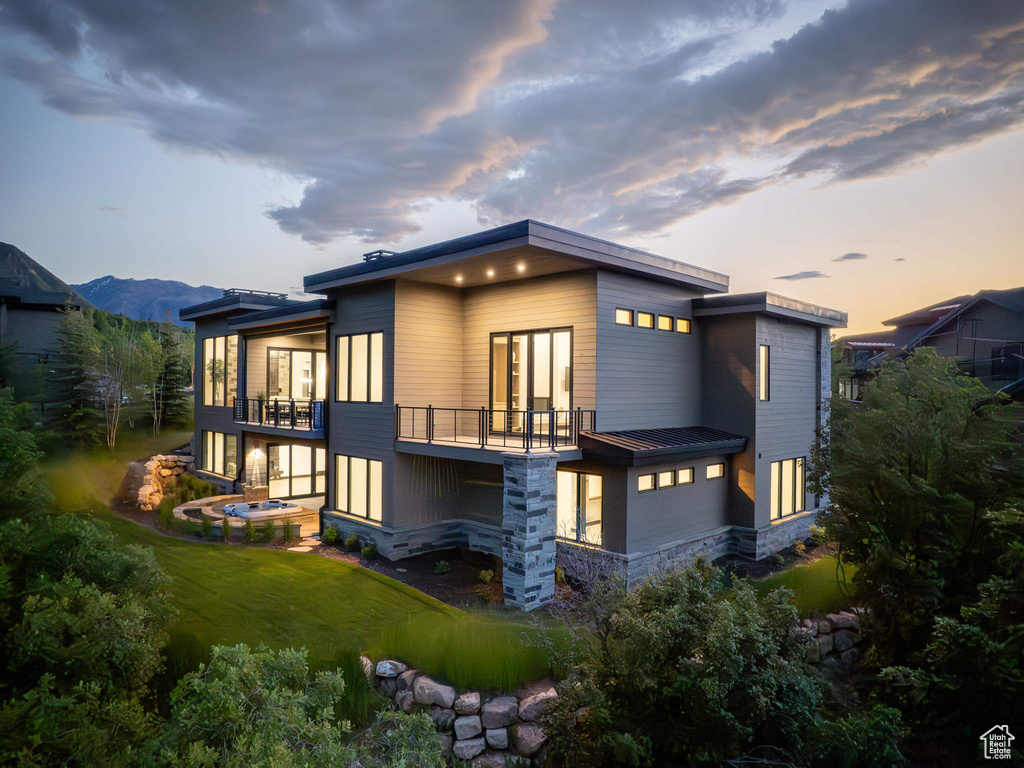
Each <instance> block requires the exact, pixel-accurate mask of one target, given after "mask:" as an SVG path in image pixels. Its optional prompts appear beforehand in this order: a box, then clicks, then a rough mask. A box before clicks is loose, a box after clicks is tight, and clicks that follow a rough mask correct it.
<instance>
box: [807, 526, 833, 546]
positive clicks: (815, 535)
mask: <svg viewBox="0 0 1024 768" xmlns="http://www.w3.org/2000/svg"><path fill="white" fill-rule="evenodd" d="M807 533H808V534H809V535H810V537H811V543H813V544H816V545H818V546H821V545H822V544H827V543H828V534H827V533H825V529H824V528H823V527H822V526H820V525H812V526H811V527H810V528H808V529H807Z"/></svg>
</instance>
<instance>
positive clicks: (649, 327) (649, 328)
mask: <svg viewBox="0 0 1024 768" xmlns="http://www.w3.org/2000/svg"><path fill="white" fill-rule="evenodd" d="M641 317H649V318H651V324H650V325H641V324H640V318H641ZM636 327H637V328H643V329H644V330H645V331H653V330H654V313H653V312H641V311H639V310H638V311H637V313H636Z"/></svg>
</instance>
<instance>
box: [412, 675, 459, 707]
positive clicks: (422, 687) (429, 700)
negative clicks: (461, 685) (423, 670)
mask: <svg viewBox="0 0 1024 768" xmlns="http://www.w3.org/2000/svg"><path fill="white" fill-rule="evenodd" d="M402 671H403V672H404V671H405V670H404V669H403V670H402ZM412 692H413V695H415V696H416V701H418V702H419V703H420V704H424V705H427V706H429V705H430V704H437V705H438V706H439V707H451V706H452V705H453V704H454V703H455V689H454V688H452V687H451V686H450V685H442V684H441V683H438V682H436V681H435V680H431V679H430V678H429V677H427V676H426V675H421V676H420V677H417V678H416V680H415V681H414V682H413V686H412Z"/></svg>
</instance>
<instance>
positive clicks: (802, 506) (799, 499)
mask: <svg viewBox="0 0 1024 768" xmlns="http://www.w3.org/2000/svg"><path fill="white" fill-rule="evenodd" d="M786 462H792V463H793V466H792V470H791V472H790V473H789V475H790V476H789V477H788V478H786V477H785V476H784V474H783V468H784V467H785V466H786ZM776 473H777V477H778V487H776V488H773V487H772V485H774V484H775V482H774V481H775V478H776ZM769 477H770V478H771V481H770V483H769V488H768V493H769V498H770V502H769V504H768V519H769V520H771V521H772V522H775V521H776V520H782V519H784V518H787V517H790V516H792V515H798V514H800V513H801V512H806V511H807V457H806V456H792V457H790V458H785V459H779V460H778V461H773V462H771V465H770V468H769ZM787 482H789V483H792V487H791V488H790V489H789V490H790V498H791V500H792V502H793V505H792V507H793V508H792V509H789V510H785V509H783V507H782V500H783V499H784V498H786V490H787V489H786V484H787Z"/></svg>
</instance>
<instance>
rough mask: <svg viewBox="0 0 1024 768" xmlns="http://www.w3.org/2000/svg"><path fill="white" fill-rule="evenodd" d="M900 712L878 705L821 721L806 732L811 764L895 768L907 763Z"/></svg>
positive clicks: (807, 750) (838, 766)
mask: <svg viewBox="0 0 1024 768" xmlns="http://www.w3.org/2000/svg"><path fill="white" fill-rule="evenodd" d="M902 730H903V729H902V726H901V721H900V712H899V710H897V709H891V708H889V707H883V706H879V705H876V706H875V707H873V708H872V709H871V710H870V711H868V712H865V713H863V714H854V715H850V716H848V717H842V718H837V719H835V720H822V721H821V722H820V723H818V724H817V725H815V726H814V727H813V728H811V729H810V731H809V733H808V734H807V746H806V747H805V749H804V752H805V754H806V755H807V762H808V764H809V765H812V766H822V768H824V767H825V766H828V768H894V767H895V766H901V765H906V763H907V760H906V758H905V757H904V756H903V754H902V753H901V752H900V749H899V738H900V736H901V734H902Z"/></svg>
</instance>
